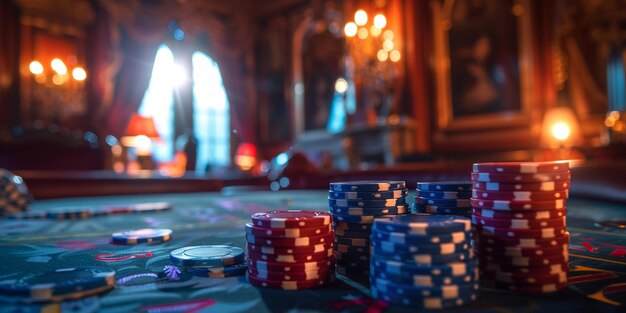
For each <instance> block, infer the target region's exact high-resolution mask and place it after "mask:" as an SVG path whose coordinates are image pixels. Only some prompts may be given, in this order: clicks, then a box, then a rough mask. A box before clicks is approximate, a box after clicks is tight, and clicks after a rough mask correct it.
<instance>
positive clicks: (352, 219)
mask: <svg viewBox="0 0 626 313" xmlns="http://www.w3.org/2000/svg"><path fill="white" fill-rule="evenodd" d="M332 216H333V219H334V220H335V221H339V222H346V223H362V224H373V223H374V219H375V218H376V217H377V216H374V215H339V214H332ZM381 216H382V215H381Z"/></svg>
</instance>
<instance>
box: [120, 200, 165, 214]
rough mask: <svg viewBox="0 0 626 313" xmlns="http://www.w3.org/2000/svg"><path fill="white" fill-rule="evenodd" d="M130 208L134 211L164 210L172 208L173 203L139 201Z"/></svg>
mask: <svg viewBox="0 0 626 313" xmlns="http://www.w3.org/2000/svg"><path fill="white" fill-rule="evenodd" d="M130 209H131V212H133V213H146V212H163V211H167V210H170V209H172V204H171V203H168V202H152V203H138V204H133V205H131V206H130Z"/></svg>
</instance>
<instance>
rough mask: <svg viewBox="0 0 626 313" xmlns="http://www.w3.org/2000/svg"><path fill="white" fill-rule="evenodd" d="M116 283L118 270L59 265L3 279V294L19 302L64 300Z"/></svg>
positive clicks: (0, 290)
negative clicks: (7, 279)
mask: <svg viewBox="0 0 626 313" xmlns="http://www.w3.org/2000/svg"><path fill="white" fill-rule="evenodd" d="M114 286H115V271H114V270H112V269H109V268H103V267H73V268H60V269H56V270H54V271H49V272H35V273H28V274H26V275H24V276H21V277H20V278H18V279H16V280H11V281H6V280H5V281H4V282H0V294H2V295H7V296H11V297H13V298H15V299H16V300H18V301H19V302H27V303H30V302H42V301H62V300H66V299H78V298H83V297H86V296H89V295H93V294H98V293H102V292H104V291H107V290H110V289H112V288H113V287H114Z"/></svg>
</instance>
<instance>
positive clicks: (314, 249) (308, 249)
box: [247, 241, 334, 254]
mask: <svg viewBox="0 0 626 313" xmlns="http://www.w3.org/2000/svg"><path fill="white" fill-rule="evenodd" d="M333 246H334V243H333V242H332V241H331V242H327V243H323V244H317V245H310V246H304V247H275V246H262V245H253V244H248V246H247V248H248V251H254V252H258V253H262V254H310V253H320V252H324V251H327V250H328V249H332V248H333Z"/></svg>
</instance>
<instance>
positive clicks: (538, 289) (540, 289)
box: [481, 279, 567, 294]
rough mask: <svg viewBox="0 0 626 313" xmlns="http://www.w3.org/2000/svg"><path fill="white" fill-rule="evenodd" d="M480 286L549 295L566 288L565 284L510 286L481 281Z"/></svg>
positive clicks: (509, 284) (503, 283) (502, 283)
mask: <svg viewBox="0 0 626 313" xmlns="http://www.w3.org/2000/svg"><path fill="white" fill-rule="evenodd" d="M481 285H482V286H483V287H487V288H494V289H501V290H508V291H512V292H516V293H533V294H542V293H551V292H556V291H559V290H561V289H565V288H567V283H557V284H554V283H552V284H511V283H505V282H496V281H490V280H486V279H485V280H482V281H481Z"/></svg>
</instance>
